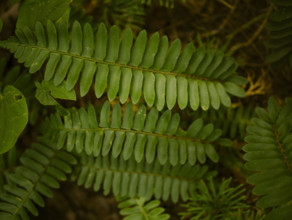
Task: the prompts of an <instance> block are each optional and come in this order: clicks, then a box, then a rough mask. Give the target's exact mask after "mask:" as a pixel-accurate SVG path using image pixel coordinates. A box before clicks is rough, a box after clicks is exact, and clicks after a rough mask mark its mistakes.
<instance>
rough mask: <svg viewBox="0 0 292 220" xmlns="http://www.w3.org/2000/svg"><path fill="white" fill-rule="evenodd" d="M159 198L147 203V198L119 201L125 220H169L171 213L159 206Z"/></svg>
mask: <svg viewBox="0 0 292 220" xmlns="http://www.w3.org/2000/svg"><path fill="white" fill-rule="evenodd" d="M159 205H160V201H159V200H151V201H150V202H147V203H146V199H145V198H143V197H142V198H133V199H126V200H121V201H119V205H118V208H119V209H121V210H120V214H121V215H122V216H126V217H124V218H123V220H131V219H140V220H158V219H159V220H167V219H169V217H170V216H169V214H164V208H162V207H159Z"/></svg>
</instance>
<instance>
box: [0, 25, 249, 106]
mask: <svg viewBox="0 0 292 220" xmlns="http://www.w3.org/2000/svg"><path fill="white" fill-rule="evenodd" d="M15 34H16V36H17V37H11V38H10V39H8V40H7V41H2V42H0V46H2V47H5V48H7V49H9V50H10V51H11V52H12V53H15V54H14V56H15V57H16V58H17V59H18V61H19V62H24V65H25V66H26V67H28V68H29V71H30V73H35V72H37V71H38V70H40V68H41V67H42V66H45V70H44V79H45V80H51V79H52V80H53V81H54V84H55V85H56V86H58V85H60V84H61V83H63V82H64V83H65V84H66V88H67V90H71V89H73V88H74V86H75V85H76V83H77V81H78V80H80V95H81V96H82V97H83V96H85V95H86V94H87V93H88V92H89V90H90V88H91V87H92V84H93V85H94V86H93V87H94V90H95V95H96V97H97V98H99V97H101V96H102V95H103V94H104V93H105V92H107V97H108V99H109V100H110V101H112V100H114V99H115V98H116V97H117V96H118V97H119V100H120V102H121V103H125V102H126V101H127V99H128V98H129V97H130V98H131V101H132V102H133V103H134V104H137V103H138V102H139V100H140V99H141V97H142V96H143V97H144V99H145V102H146V104H147V105H148V106H150V107H151V106H153V105H155V106H156V107H157V109H158V110H162V109H163V108H164V106H165V105H166V106H167V108H168V109H172V108H173V107H174V105H175V104H176V103H177V104H178V106H179V108H180V109H184V108H186V107H187V106H190V107H191V108H192V109H193V110H197V109H198V108H199V106H200V107H201V108H202V109H203V110H207V109H209V107H210V106H212V107H213V108H214V109H219V107H220V105H221V104H222V105H224V106H227V107H228V106H230V105H231V99H230V96H229V95H228V93H229V94H231V95H235V96H238V97H243V96H245V92H244V90H243V89H242V88H241V87H240V85H242V84H243V83H245V82H246V80H245V79H244V78H242V77H241V76H238V75H237V74H236V69H237V66H238V65H237V63H236V62H235V60H234V59H233V58H231V57H229V56H226V55H224V53H223V52H221V51H218V50H213V49H206V48H205V47H204V46H200V47H199V48H198V49H196V50H195V47H194V45H193V43H189V44H188V45H186V46H185V48H184V50H183V51H181V41H180V40H179V39H176V40H174V41H173V42H172V44H171V46H170V47H169V41H168V38H167V36H163V37H161V38H160V36H159V34H158V33H154V34H153V35H152V36H151V37H150V38H149V40H148V42H147V33H146V31H145V30H143V31H141V32H140V33H139V34H138V36H137V38H136V40H135V41H134V37H133V34H132V31H131V30H130V29H126V30H125V31H124V32H123V35H122V36H120V31H119V29H118V28H117V27H116V26H112V27H111V28H110V29H109V31H108V30H107V28H106V27H105V25H104V24H100V25H99V27H98V30H97V32H96V33H95V34H94V33H93V30H92V28H91V26H90V25H89V24H88V23H87V24H85V25H84V26H83V27H81V25H80V24H79V22H77V21H75V22H74V23H73V25H72V27H71V29H70V34H69V30H68V27H67V25H66V24H65V23H64V22H62V21H61V22H58V23H56V24H54V23H52V22H51V21H48V22H47V24H46V26H44V25H43V24H41V23H40V22H37V23H36V25H35V30H34V31H31V30H30V29H29V28H28V27H23V28H20V29H17V30H16V32H15ZM120 38H121V39H120ZM46 61H47V62H46ZM45 63H46V64H45ZM94 78H95V79H94Z"/></svg>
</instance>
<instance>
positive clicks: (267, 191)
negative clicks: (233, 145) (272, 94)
mask: <svg viewBox="0 0 292 220" xmlns="http://www.w3.org/2000/svg"><path fill="white" fill-rule="evenodd" d="M291 110H292V100H291V98H290V99H286V101H285V104H284V106H283V107H280V106H279V105H278V104H277V102H276V100H275V99H274V98H270V99H269V102H268V108H267V110H265V109H263V108H259V107H258V108H256V110H255V112H256V114H257V117H254V118H252V120H251V125H249V126H248V127H247V132H248V135H247V136H246V138H245V141H246V142H247V144H246V145H245V146H244V147H243V150H244V151H245V152H246V154H245V155H244V159H245V160H247V163H246V168H248V169H250V170H252V171H255V172H256V173H254V174H252V175H251V176H249V177H248V179H247V181H248V182H249V183H250V184H254V185H255V187H254V189H253V193H254V194H255V195H258V196H260V198H259V200H258V201H257V203H256V204H257V206H258V207H260V208H263V209H266V210H267V211H268V212H269V211H270V212H269V213H268V215H267V217H266V219H268V220H273V219H291V218H292V211H291V210H292V208H291V207H292V205H291V204H292V203H291V202H292V190H291V184H292V169H291V166H292V163H291V161H292V154H291V152H292V151H291V149H292V113H291V112H292V111H291Z"/></svg>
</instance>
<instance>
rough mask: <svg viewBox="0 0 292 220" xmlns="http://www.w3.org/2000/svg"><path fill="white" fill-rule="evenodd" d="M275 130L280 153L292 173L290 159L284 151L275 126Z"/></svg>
mask: <svg viewBox="0 0 292 220" xmlns="http://www.w3.org/2000/svg"><path fill="white" fill-rule="evenodd" d="M273 130H274V133H275V137H276V141H277V146H278V147H279V149H280V152H281V155H282V157H283V160H284V163H285V165H286V166H287V169H288V170H289V172H290V173H292V169H291V166H290V164H289V159H288V157H287V155H286V153H285V150H284V148H283V146H282V143H281V141H280V135H279V132H278V130H277V128H276V126H275V125H274V126H273Z"/></svg>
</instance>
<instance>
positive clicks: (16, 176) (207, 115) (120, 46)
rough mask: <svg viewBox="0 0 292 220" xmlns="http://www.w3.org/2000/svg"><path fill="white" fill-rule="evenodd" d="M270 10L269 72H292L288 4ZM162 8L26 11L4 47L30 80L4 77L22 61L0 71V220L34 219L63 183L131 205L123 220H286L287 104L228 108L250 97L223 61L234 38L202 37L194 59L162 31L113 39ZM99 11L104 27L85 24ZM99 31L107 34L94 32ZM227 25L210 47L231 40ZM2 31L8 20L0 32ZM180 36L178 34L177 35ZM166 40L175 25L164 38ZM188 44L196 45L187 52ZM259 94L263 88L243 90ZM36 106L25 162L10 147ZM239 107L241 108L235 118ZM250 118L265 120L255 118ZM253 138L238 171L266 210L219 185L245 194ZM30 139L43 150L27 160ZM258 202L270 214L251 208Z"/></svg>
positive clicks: (54, 5) (291, 202) (116, 3)
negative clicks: (287, 68) (281, 68)
mask: <svg viewBox="0 0 292 220" xmlns="http://www.w3.org/2000/svg"><path fill="white" fill-rule="evenodd" d="M14 2H15V1H14ZM178 2H182V3H185V2H186V1H185V0H180V1H178ZM203 2H204V3H199V5H204V4H205V1H203ZM273 2H274V3H275V5H276V6H278V9H279V11H278V12H276V13H274V14H272V15H271V16H270V21H269V24H268V25H267V27H268V29H269V30H270V32H271V39H270V41H269V43H268V44H267V45H268V46H269V47H271V48H272V49H274V50H273V51H274V52H273V53H272V54H271V56H270V57H269V59H268V60H269V61H270V62H272V63H273V64H281V63H282V62H285V60H286V58H288V59H289V60H290V64H291V65H292V55H291V54H292V53H291V50H292V49H291V42H292V41H291V39H290V38H291V36H292V35H291V30H290V29H291V19H292V17H291V12H292V11H291V8H292V5H291V2H290V1H288V0H273ZM71 3H72V4H71ZM141 3H142V4H141ZM155 3H157V4H156V5H158V4H159V5H160V6H166V7H173V6H174V5H175V3H177V2H176V1H174V0H159V1H151V0H105V1H103V0H93V1H91V0H90V1H85V0H79V1H77V0H76V1H74V2H72V1H71V0H65V1H60V0H24V1H20V2H19V4H20V11H19V17H18V20H17V24H16V30H15V36H12V37H10V38H9V39H8V40H5V41H0V47H2V48H6V49H9V50H10V52H11V53H13V54H14V57H15V58H16V59H17V61H18V62H19V63H23V64H24V67H25V68H26V69H25V71H22V70H23V69H24V68H21V67H20V66H16V65H15V66H13V67H12V68H10V69H9V70H8V68H7V66H9V67H10V66H12V65H13V64H14V62H15V61H13V60H9V62H8V65H7V60H6V59H0V88H1V89H2V88H3V89H2V90H0V154H1V153H2V154H1V155H0V174H1V176H0V219H10V220H11V219H18V220H20V219H23V220H27V219H29V218H30V217H29V216H30V215H31V214H32V215H38V210H37V206H40V207H43V206H44V204H45V199H44V198H43V196H44V197H46V198H50V197H52V196H53V192H52V190H51V189H55V188H58V187H59V186H60V183H59V182H60V181H64V180H66V178H67V174H68V175H70V179H71V180H74V181H76V183H77V185H79V186H81V185H82V186H84V187H85V188H86V189H87V188H92V189H93V191H99V190H103V193H104V195H109V194H110V193H111V192H112V194H113V195H114V196H116V197H118V198H119V197H122V198H126V200H124V201H120V204H119V208H120V209H121V211H120V214H121V215H122V216H124V219H126V220H138V219H145V220H146V219H148V220H151V219H153V220H158V219H159V220H160V219H169V218H170V215H168V214H165V213H164V208H162V207H165V204H162V206H161V207H160V201H159V200H161V201H163V202H173V203H179V202H181V201H184V202H186V201H188V200H189V201H188V203H187V204H185V205H184V207H185V208H186V211H185V212H183V213H181V216H182V219H186V218H190V219H209V220H213V219H226V220H229V219H230V220H231V219H232V220H241V219H242V220H245V219H246V220H247V219H248V220H256V219H257V220H258V219H263V218H264V215H263V214H262V212H265V213H267V217H266V219H268V220H271V219H272V220H278V219H291V218H292V214H291V211H290V210H291V208H292V207H291V206H292V191H291V190H290V189H291V183H292V177H291V173H292V170H291V165H292V164H291V161H292V158H291V155H292V154H291V146H292V144H291V142H292V113H291V110H292V100H291V99H287V100H286V104H285V105H284V106H283V107H279V106H278V105H277V103H276V101H275V100H274V99H270V100H269V104H268V111H265V110H264V109H262V108H256V110H255V111H253V110H254V105H253V104H252V103H251V104H250V105H244V104H243V103H247V102H249V101H250V100H252V99H250V97H249V98H248V99H246V100H245V101H244V102H242V103H239V102H238V100H237V99H235V100H232V98H234V96H235V97H239V98H243V97H245V91H244V89H243V85H244V84H247V83H248V81H247V79H246V78H244V77H242V76H239V75H238V74H237V68H238V64H237V62H236V61H235V59H233V58H232V57H231V56H230V54H231V53H228V52H227V53H225V51H226V48H227V47H228V45H229V43H231V39H229V41H228V43H226V44H225V45H224V46H223V47H221V46H220V45H218V44H217V42H216V43H214V42H215V40H209V38H208V37H207V40H206V41H208V43H207V45H204V44H203V43H202V41H203V40H202V39H204V38H203V36H202V37H200V35H198V37H197V42H198V43H197V44H196V46H195V44H194V43H192V42H191V43H188V44H185V43H186V42H181V40H180V39H175V40H173V41H169V39H168V37H167V36H160V34H159V33H158V32H156V33H153V34H151V35H150V36H148V35H147V32H146V30H142V31H140V32H138V33H137V36H134V34H133V32H132V30H131V29H129V28H127V29H125V30H123V31H121V30H120V29H119V27H121V28H124V27H131V28H132V29H136V30H140V29H141V27H142V26H143V25H144V24H145V23H144V22H145V17H144V16H145V13H147V10H145V9H148V8H149V7H145V5H143V4H147V5H155ZM221 3H222V4H224V5H225V6H227V7H228V8H234V10H235V9H236V5H231V4H229V3H227V2H221ZM206 4H207V3H206ZM192 5H197V3H195V2H194V1H192V2H189V4H188V7H189V8H188V9H189V13H191V14H193V13H195V14H196V13H197V12H195V11H193V10H192V9H191V8H190V7H191V6H192ZM95 8H96V9H98V10H96V11H95V12H97V14H95V15H93V13H92V14H91V15H92V17H89V16H88V15H87V13H91V11H92V10H93V9H95ZM183 8H184V7H181V10H183ZM71 9H72V10H71ZM178 9H179V8H178ZM232 10H233V9H232ZM165 11H166V12H167V13H171V12H172V10H165ZM204 11H205V10H204ZM207 11H208V10H207ZM204 13H205V12H204ZM231 14H233V13H231ZM169 15H170V14H169ZM205 17H206V16H205ZM261 17H263V16H262V15H261V16H260V18H261ZM93 19H95V20H96V21H102V22H103V23H100V24H94V23H93ZM258 19H259V17H256V18H255V20H258ZM76 20H77V21H76ZM173 20H174V21H175V20H176V17H174V18H173ZM228 20H229V18H228V19H227V22H228ZM169 21H170V20H169ZM155 22H158V21H155ZM224 22H225V21H224ZM224 22H223V23H222V25H221V26H220V27H219V28H218V29H214V31H211V32H210V34H211V35H213V34H217V33H215V32H217V31H218V34H222V33H224V32H221V29H222V28H224V26H225V23H224ZM253 22H254V19H253V20H252V22H248V23H246V24H245V25H243V27H241V28H239V29H238V30H235V32H236V33H237V32H240V31H241V30H242V29H245V28H247V27H248V26H249V25H251V23H253ZM158 23H159V22H158ZM215 23H217V22H215ZM2 25H3V24H2V21H1V20H0V31H1V28H2ZM111 25H113V26H111ZM147 25H148V24H147ZM173 26H180V21H179V22H177V21H175V22H174V23H172V21H171V23H170V24H169V27H171V28H173ZM195 26H197V24H195ZM227 26H228V27H229V25H227ZM107 27H108V28H107ZM230 27H232V26H230ZM230 27H229V28H230ZM174 29H176V28H174ZM183 29H185V28H183ZM177 30H178V32H177V33H176V34H175V35H179V36H181V34H180V30H179V28H178V29H177ZM197 30H200V31H203V30H205V29H203V28H202V29H200V28H198V29H197ZM206 30H207V29H206ZM5 31H6V30H5ZM169 31H170V29H169V28H168V24H167V27H166V26H165V28H164V27H163V28H162V30H161V32H162V33H164V32H165V33H169ZM235 32H233V33H235ZM207 33H208V32H207ZM256 34H258V33H257V32H256ZM231 35H232V36H235V35H234V34H231ZM170 36H173V35H170ZM189 36H193V34H191V35H184V36H182V39H186V37H187V38H189ZM218 36H219V35H218ZM205 37H206V34H205ZM227 38H228V36H227ZM214 39H215V38H214ZM253 40H254V39H252V41H253ZM204 41H205V40H204ZM249 43H250V42H248V44H249ZM183 45H184V46H183ZM241 45H245V46H248V45H246V44H239V47H241ZM220 48H221V49H220ZM233 52H234V50H233ZM240 57H241V56H240ZM242 57H243V56H242ZM240 71H241V72H242V69H240ZM28 73H31V74H28ZM34 73H36V74H34ZM247 75H248V76H249V74H247ZM253 86H258V85H257V84H255V85H253V84H252V83H251V85H250V87H249V86H246V87H247V88H249V89H251V90H252V89H253ZM78 90H79V91H78ZM91 90H92V91H91ZM24 96H25V97H26V101H27V104H26V101H25V98H24ZM85 96H86V97H85ZM94 96H95V97H94ZM77 97H78V102H77ZM96 98H97V99H99V100H97V99H96ZM100 98H102V99H100ZM106 99H107V100H108V101H105V100H106ZM37 100H38V101H39V103H40V104H41V105H43V107H42V109H41V110H42V112H43V113H44V114H43V115H41V116H44V115H45V116H47V117H46V118H44V117H41V118H40V121H41V122H42V124H41V126H35V124H33V125H34V126H29V127H28V129H27V132H26V133H27V134H26V135H25V137H23V136H21V138H20V140H19V142H17V144H16V146H18V145H23V148H24V149H23V150H24V153H23V154H22V155H21V157H19V152H18V150H17V148H13V146H14V145H15V143H16V141H17V140H18V138H19V135H20V133H21V132H22V130H23V129H24V127H25V125H26V123H27V121H28V109H29V111H30V112H35V109H34V103H37ZM59 100H62V101H59ZM89 100H90V101H89ZM231 100H232V101H236V102H237V103H236V104H233V105H231V104H232V102H231ZM256 100H258V99H256ZM59 102H60V103H59ZM74 102H75V103H74ZM85 103H88V105H87V107H84V106H86V104H85ZM238 104H239V105H238ZM39 106H40V105H39ZM46 106H54V107H55V109H54V108H47V107H46ZM72 106H73V107H72ZM235 106H239V107H235ZM69 107H70V108H69ZM54 110H57V111H56V112H55V111H54ZM171 110H173V112H171ZM182 110H184V111H182ZM254 112H256V113H257V115H258V116H257V117H254V118H252V119H250V118H251V117H252V115H253V113H254ZM49 113H52V114H49ZM36 114H37V113H36ZM180 115H181V116H182V118H183V120H181V116H180ZM31 118H33V117H31ZM33 120H34V119H33ZM34 121H35V120H34ZM247 125H248V127H247V133H248V136H247V137H246V138H245V141H246V142H247V143H248V144H247V145H245V146H244V148H243V149H244V151H246V154H245V156H244V159H246V160H247V161H248V162H247V163H246V167H247V168H249V169H250V170H251V171H256V172H257V173H253V174H251V176H250V177H249V178H248V182H249V183H251V184H254V185H256V186H255V188H254V190H253V193H254V194H255V195H256V196H258V197H251V196H248V197H246V196H245V195H244V193H245V190H244V188H243V185H241V184H240V185H237V186H235V184H231V181H232V179H231V178H229V179H223V181H222V182H221V183H220V182H217V181H215V179H214V178H216V179H219V177H221V176H222V175H223V176H226V175H228V174H229V173H230V172H233V173H232V175H234V176H235V177H236V180H237V181H238V180H239V181H240V182H244V175H245V173H244V172H242V170H239V169H238V170H237V168H238V167H240V166H239V165H238V164H240V165H242V155H241V151H240V150H241V144H243V143H242V140H243V137H244V136H245V135H246V131H245V129H246V126H247ZM38 132H41V133H42V135H43V136H42V137H39V133H38ZM37 137H38V138H37ZM222 137H224V138H222ZM229 138H232V139H233V138H235V139H236V141H231V140H230V139H229ZM34 139H37V140H38V143H34V144H32V147H28V146H27V145H28V144H31V142H32V141H34ZM221 146H232V147H231V148H225V150H224V149H223V150H222V149H219V147H221ZM10 148H12V149H10ZM9 149H10V150H9ZM226 149H227V150H226ZM235 149H236V153H234V152H233V151H235ZM8 150H9V151H8ZM6 151H8V152H6ZM4 152H6V153H4ZM73 155H74V156H73ZM75 158H78V160H76V159H75ZM234 158H235V159H234ZM219 161H220V162H219ZM234 161H236V162H234ZM19 163H20V164H19ZM226 164H227V165H226ZM72 165H74V169H72ZM228 166H230V167H231V168H230V167H228ZM222 167H223V168H222ZM227 167H228V168H227ZM218 173H219V174H220V176H219V177H218V176H217V177H215V176H216V175H217V174H218ZM241 178H242V179H241ZM237 181H234V183H235V182H237ZM247 188H248V187H247ZM246 194H247V195H249V192H248V193H246ZM257 198H259V199H258V201H257V203H256V205H257V206H258V207H259V208H261V209H263V211H261V210H260V209H258V208H256V207H249V206H248V205H247V204H249V203H251V204H253V203H255V200H256V199H257ZM246 203H247V204H246Z"/></svg>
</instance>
